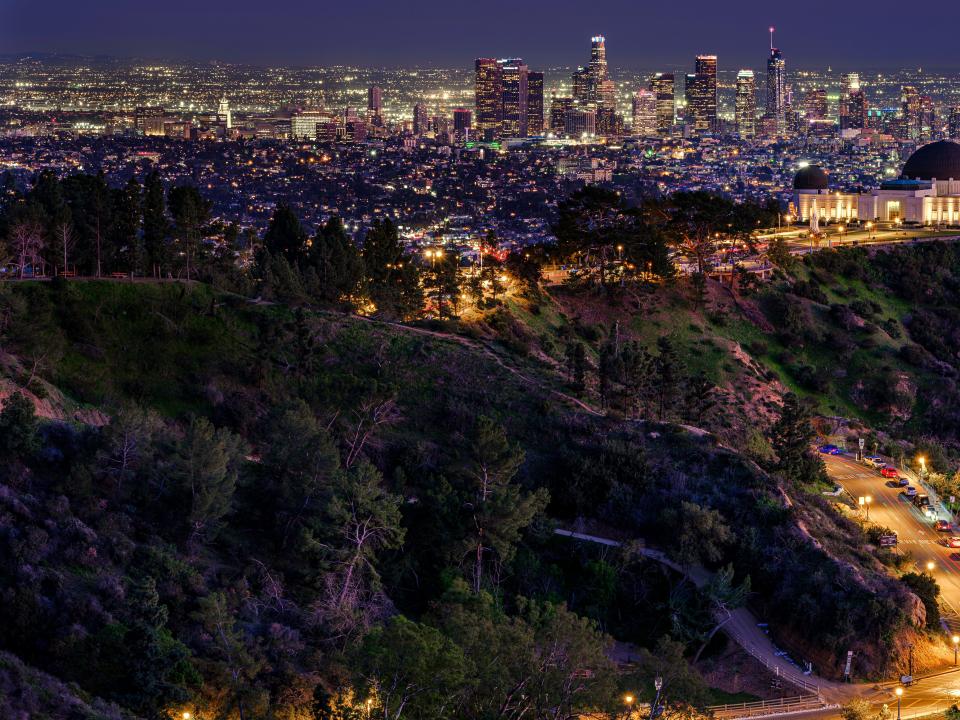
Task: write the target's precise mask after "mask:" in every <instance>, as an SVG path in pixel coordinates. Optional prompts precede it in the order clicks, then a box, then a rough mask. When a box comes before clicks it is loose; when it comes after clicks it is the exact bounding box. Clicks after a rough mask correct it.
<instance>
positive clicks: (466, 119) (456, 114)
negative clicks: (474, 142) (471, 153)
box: [453, 108, 473, 134]
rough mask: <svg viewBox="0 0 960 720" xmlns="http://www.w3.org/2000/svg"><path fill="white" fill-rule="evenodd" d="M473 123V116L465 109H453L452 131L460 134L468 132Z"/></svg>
mask: <svg viewBox="0 0 960 720" xmlns="http://www.w3.org/2000/svg"><path fill="white" fill-rule="evenodd" d="M472 121H473V114H472V113H471V112H470V111H469V110H467V109H466V108H454V110H453V129H454V131H456V132H458V133H462V134H466V133H467V132H469V130H470V127H471V124H472Z"/></svg>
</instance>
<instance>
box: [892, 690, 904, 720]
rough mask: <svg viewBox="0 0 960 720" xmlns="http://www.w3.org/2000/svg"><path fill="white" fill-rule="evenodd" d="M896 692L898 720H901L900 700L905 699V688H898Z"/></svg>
mask: <svg viewBox="0 0 960 720" xmlns="http://www.w3.org/2000/svg"><path fill="white" fill-rule="evenodd" d="M894 692H895V693H896V694H897V720H900V698H902V697H903V688H902V687H898V688H897V689H896V690H894Z"/></svg>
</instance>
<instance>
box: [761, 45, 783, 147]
mask: <svg viewBox="0 0 960 720" xmlns="http://www.w3.org/2000/svg"><path fill="white" fill-rule="evenodd" d="M773 31H774V28H770V57H769V58H767V106H766V107H767V117H768V118H772V119H773V121H774V122H775V124H776V128H777V133H778V134H783V133H784V132H785V131H786V129H787V128H786V126H787V122H786V121H787V118H786V107H787V99H786V76H787V63H786V60H784V59H783V53H781V52H780V50H779V49H777V48H775V47H774V46H773Z"/></svg>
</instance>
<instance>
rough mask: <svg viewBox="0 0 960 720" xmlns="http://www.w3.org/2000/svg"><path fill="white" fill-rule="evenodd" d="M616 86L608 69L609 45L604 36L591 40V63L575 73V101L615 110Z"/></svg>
mask: <svg viewBox="0 0 960 720" xmlns="http://www.w3.org/2000/svg"><path fill="white" fill-rule="evenodd" d="M615 95H616V86H615V85H614V83H613V81H612V80H611V79H610V75H609V72H608V69H607V45H606V39H605V38H604V37H603V35H594V36H593V37H592V38H590V62H589V63H588V64H587V65H585V66H582V67H579V68H577V69H576V70H575V71H574V73H573V99H574V100H576V101H577V102H578V103H580V104H582V105H586V104H591V103H592V104H595V105H603V106H605V107H607V108H611V109H612V108H613V107H614V102H615V100H616V97H615Z"/></svg>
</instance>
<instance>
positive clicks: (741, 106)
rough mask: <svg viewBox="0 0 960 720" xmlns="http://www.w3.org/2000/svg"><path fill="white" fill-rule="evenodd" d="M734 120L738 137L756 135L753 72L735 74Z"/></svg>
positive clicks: (745, 71)
mask: <svg viewBox="0 0 960 720" xmlns="http://www.w3.org/2000/svg"><path fill="white" fill-rule="evenodd" d="M734 118H735V119H736V121H737V134H739V135H740V137H742V138H752V137H753V136H755V135H756V134H757V81H756V78H755V77H754V75H753V70H741V71H740V72H738V73H737V95H736V100H735V105H734Z"/></svg>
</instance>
